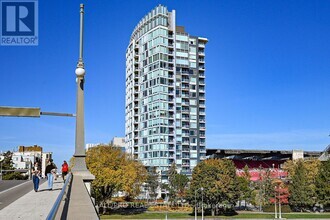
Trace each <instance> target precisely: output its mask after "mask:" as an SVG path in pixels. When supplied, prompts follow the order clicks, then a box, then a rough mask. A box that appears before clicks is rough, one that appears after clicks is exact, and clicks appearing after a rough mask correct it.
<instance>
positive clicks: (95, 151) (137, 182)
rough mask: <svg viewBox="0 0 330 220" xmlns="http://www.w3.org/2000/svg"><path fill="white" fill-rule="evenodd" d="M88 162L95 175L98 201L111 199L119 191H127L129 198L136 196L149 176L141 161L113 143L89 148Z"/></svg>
mask: <svg viewBox="0 0 330 220" xmlns="http://www.w3.org/2000/svg"><path fill="white" fill-rule="evenodd" d="M86 164H87V167H88V169H89V170H90V172H91V173H92V174H93V175H95V180H94V181H93V183H92V184H93V189H94V192H95V196H96V198H97V201H98V202H103V201H107V200H109V199H111V197H112V195H113V194H114V193H116V192H118V191H123V192H125V194H126V199H127V200H129V199H131V198H134V197H136V196H137V195H139V193H140V189H141V186H142V184H143V183H144V182H145V180H146V178H147V171H146V169H145V167H144V166H143V165H142V164H141V163H140V162H138V161H135V160H133V159H131V158H130V157H129V156H128V155H127V154H126V153H124V152H122V151H121V149H120V148H117V147H113V146H111V145H99V146H97V147H93V148H91V149H89V150H88V151H87V153H86Z"/></svg>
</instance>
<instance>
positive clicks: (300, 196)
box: [289, 160, 313, 210]
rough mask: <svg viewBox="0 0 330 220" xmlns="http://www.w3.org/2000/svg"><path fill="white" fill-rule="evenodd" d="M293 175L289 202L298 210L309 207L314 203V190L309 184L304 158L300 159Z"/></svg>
mask: <svg viewBox="0 0 330 220" xmlns="http://www.w3.org/2000/svg"><path fill="white" fill-rule="evenodd" d="M293 173H294V174H293V175H292V176H291V181H292V182H291V184H290V186H289V192H290V197H289V203H290V205H292V206H293V207H295V209H296V210H302V209H305V208H309V207H311V206H312V205H313V198H312V197H313V192H312V191H311V188H310V186H309V185H308V180H307V171H306V168H305V166H304V162H303V160H298V161H297V163H296V166H295V168H294V170H293Z"/></svg>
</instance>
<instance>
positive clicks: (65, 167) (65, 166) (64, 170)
mask: <svg viewBox="0 0 330 220" xmlns="http://www.w3.org/2000/svg"><path fill="white" fill-rule="evenodd" d="M68 171H69V165H68V163H67V162H66V161H63V164H62V178H63V181H64V182H65V176H66V175H67V174H68Z"/></svg>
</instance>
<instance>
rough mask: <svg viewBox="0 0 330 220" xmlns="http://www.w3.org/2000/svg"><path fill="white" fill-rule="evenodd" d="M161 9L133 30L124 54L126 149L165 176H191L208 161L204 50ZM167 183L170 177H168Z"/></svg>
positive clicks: (171, 14) (201, 42)
mask: <svg viewBox="0 0 330 220" xmlns="http://www.w3.org/2000/svg"><path fill="white" fill-rule="evenodd" d="M206 42H207V39H205V38H198V37H192V36H189V34H187V33H185V32H184V29H183V27H176V25H175V11H172V12H169V11H168V10H167V8H166V7H165V6H162V5H159V6H157V7H156V8H155V9H153V10H152V11H151V12H149V13H148V14H147V15H146V16H145V17H144V18H143V19H142V20H141V21H140V22H139V24H138V25H137V26H136V27H135V29H134V31H133V33H132V35H131V38H130V43H129V46H128V48H127V51H126V106H125V107H126V109H125V111H126V112H125V113H126V116H125V117H126V118H125V122H126V123H125V142H126V151H127V152H128V153H130V154H131V155H132V156H133V157H134V158H135V159H139V160H140V161H141V162H142V163H143V164H144V165H146V166H155V167H157V169H158V170H162V171H164V172H162V173H164V174H166V172H165V171H166V170H168V168H169V166H170V165H171V164H172V163H176V164H177V167H178V169H179V171H181V172H182V173H186V174H189V173H191V171H192V169H193V167H194V166H196V164H197V163H198V161H199V160H200V159H203V158H204V157H205V153H206V150H205V82H204V80H205V75H204V71H205V68H204V48H205V44H206ZM164 181H166V175H164Z"/></svg>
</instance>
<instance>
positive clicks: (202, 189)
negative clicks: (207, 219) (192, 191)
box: [201, 187, 204, 220]
mask: <svg viewBox="0 0 330 220" xmlns="http://www.w3.org/2000/svg"><path fill="white" fill-rule="evenodd" d="M201 191H202V220H204V203H203V194H204V188H203V187H202V188H201Z"/></svg>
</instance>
